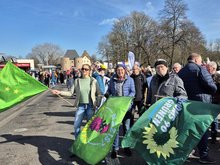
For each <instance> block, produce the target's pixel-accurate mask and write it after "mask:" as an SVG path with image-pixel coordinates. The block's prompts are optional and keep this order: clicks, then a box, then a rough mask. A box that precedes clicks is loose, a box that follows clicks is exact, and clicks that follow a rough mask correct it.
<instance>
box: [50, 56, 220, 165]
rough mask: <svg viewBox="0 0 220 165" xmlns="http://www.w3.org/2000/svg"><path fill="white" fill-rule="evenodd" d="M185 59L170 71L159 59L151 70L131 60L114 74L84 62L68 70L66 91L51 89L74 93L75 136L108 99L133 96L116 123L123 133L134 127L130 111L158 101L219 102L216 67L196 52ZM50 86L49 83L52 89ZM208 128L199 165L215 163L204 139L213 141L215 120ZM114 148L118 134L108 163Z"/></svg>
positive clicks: (219, 82)
mask: <svg viewBox="0 0 220 165" xmlns="http://www.w3.org/2000/svg"><path fill="white" fill-rule="evenodd" d="M187 60H188V63H187V64H186V65H185V66H184V67H182V66H181V65H180V64H179V63H175V64H174V65H173V66H172V69H171V70H170V69H169V66H168V63H167V61H166V60H164V59H158V60H156V62H155V64H154V67H143V66H141V65H140V64H139V63H138V62H135V64H134V65H133V68H131V69H129V68H128V67H127V66H125V65H124V64H118V65H117V66H116V67H115V69H114V70H113V69H111V70H108V69H107V68H106V67H105V66H104V65H102V64H100V65H96V64H93V65H92V66H90V65H88V64H83V65H82V68H81V70H73V71H71V72H69V73H68V74H65V77H66V78H64V79H66V84H67V88H68V91H59V90H52V93H53V94H56V95H62V96H72V95H73V94H75V95H76V99H75V103H74V104H75V106H76V107H77V111H76V114H75V120H74V130H75V131H74V135H75V138H76V137H77V136H78V135H79V133H80V128H81V124H82V121H83V119H84V117H86V119H87V120H89V119H91V118H92V116H93V115H94V113H95V112H96V111H97V110H98V107H100V105H102V103H103V102H104V101H105V100H106V99H107V98H108V97H109V96H132V97H134V100H133V105H132V107H131V108H130V109H129V110H128V111H127V113H126V115H125V117H124V119H123V121H122V125H121V129H122V130H123V134H125V133H126V132H127V131H128V130H129V129H130V127H131V126H132V125H133V123H134V112H136V111H137V113H138V114H139V116H141V115H142V114H143V112H144V111H145V109H147V108H149V107H150V106H151V105H152V104H154V103H155V102H156V101H157V100H158V99H160V98H162V97H166V96H170V97H177V98H178V97H179V98H188V99H189V100H195V101H201V102H205V103H213V104H219V103H220V74H219V73H218V72H217V64H216V63H215V62H214V61H211V62H209V63H207V64H204V63H203V62H202V57H201V55H199V54H196V53H192V54H191V55H189V57H188V59H187ZM53 74H54V76H55V77H56V75H55V73H52V75H51V76H52V77H53ZM46 77H47V76H46ZM57 77H58V76H57ZM51 81H52V78H51ZM52 82H53V81H52ZM55 84H56V83H55V81H54V84H53V83H52V86H54V85H55ZM48 85H49V84H48ZM210 128H211V135H209V132H208V131H207V132H206V133H205V134H204V135H203V136H202V138H201V140H200V142H199V143H198V145H197V148H198V151H199V157H200V159H199V161H200V163H214V162H215V161H214V160H213V159H212V158H210V156H209V154H208V153H209V149H208V138H209V137H210V136H211V139H212V141H211V142H212V143H215V142H216V136H217V129H218V119H216V120H215V121H214V122H213V123H212V125H211V126H210ZM119 148H120V140H119V132H118V133H117V136H116V138H115V140H114V144H113V147H112V152H111V158H112V159H115V158H117V156H118V151H119ZM124 153H125V155H127V156H132V151H131V150H130V148H124Z"/></svg>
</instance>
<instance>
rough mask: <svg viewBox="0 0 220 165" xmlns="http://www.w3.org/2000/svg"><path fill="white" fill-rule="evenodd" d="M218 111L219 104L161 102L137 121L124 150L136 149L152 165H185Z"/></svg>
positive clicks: (123, 142) (219, 110)
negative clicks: (126, 148)
mask: <svg viewBox="0 0 220 165" xmlns="http://www.w3.org/2000/svg"><path fill="white" fill-rule="evenodd" d="M219 112H220V106H219V105H214V104H205V103H202V102H198V101H189V100H183V99H182V100H181V99H175V98H170V97H166V98H163V99H160V100H159V101H157V102H156V103H155V104H153V105H152V106H151V107H150V108H149V109H148V110H147V111H146V112H145V113H144V114H143V115H142V116H141V117H140V118H139V119H138V120H137V121H136V122H135V124H134V125H133V127H132V128H131V129H130V130H129V131H128V133H127V134H126V136H125V138H124V139H123V140H122V147H131V148H135V150H137V152H138V153H139V154H140V155H141V156H142V157H143V158H144V159H145V161H146V162H147V163H148V164H149V165H154V164H157V165H162V164H163V165H164V164H169V165H172V164H178V165H179V164H183V163H184V161H185V160H186V159H187V158H188V156H189V154H190V153H191V151H192V150H193V148H194V147H195V146H196V145H197V144H198V142H199V141H200V139H201V137H202V135H203V134H204V133H205V132H206V130H207V129H208V127H209V126H210V125H211V123H212V122H213V120H214V119H215V118H216V116H217V115H218V114H219Z"/></svg>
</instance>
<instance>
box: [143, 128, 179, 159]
mask: <svg viewBox="0 0 220 165" xmlns="http://www.w3.org/2000/svg"><path fill="white" fill-rule="evenodd" d="M144 129H145V131H144V132H143V134H144V136H143V138H144V139H145V140H144V141H143V144H146V145H147V149H149V150H150V153H151V154H152V153H156V154H157V157H158V158H160V156H161V155H162V156H163V157H164V158H165V159H167V158H168V157H170V154H174V151H173V149H174V148H177V147H178V144H179V143H178V142H177V141H176V138H177V129H176V128H175V127H172V128H171V129H170V131H169V135H168V137H167V138H164V136H161V135H160V137H157V136H156V134H157V129H156V127H155V126H154V125H153V124H150V126H149V127H145V128H144ZM161 137H163V139H167V140H166V141H165V142H164V140H162V142H161ZM157 141H159V142H157Z"/></svg>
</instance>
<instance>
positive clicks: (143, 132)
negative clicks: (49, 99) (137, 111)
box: [0, 62, 220, 165]
mask: <svg viewBox="0 0 220 165" xmlns="http://www.w3.org/2000/svg"><path fill="white" fill-rule="evenodd" d="M47 89H48V87H46V86H45V85H43V84H42V83H40V82H38V81H37V80H35V79H34V78H32V77H31V76H30V75H28V74H27V73H25V72H24V71H22V70H21V69H19V68H17V67H16V66H15V65H14V64H12V63H11V62H8V63H7V64H6V66H5V67H4V68H3V69H2V70H1V71H0V112H1V111H4V110H6V109H8V108H10V107H11V106H13V105H15V104H17V103H19V102H21V101H24V100H26V99H27V98H29V97H30V96H33V95H36V94H38V93H40V92H43V91H45V90H47ZM132 99H133V98H132V97H124V96H122V97H109V98H108V99H107V101H106V102H105V103H104V104H103V105H102V106H101V108H100V109H99V110H98V112H97V113H96V114H95V115H94V116H93V117H92V119H91V120H90V121H88V122H87V124H86V125H85V126H84V128H83V129H82V131H81V133H80V135H79V136H78V137H77V138H76V140H75V141H74V142H73V145H72V146H71V152H72V153H73V154H75V155H77V156H78V157H80V158H82V159H83V160H84V161H86V162H87V163H89V164H97V163H98V162H100V161H101V160H103V159H104V158H105V157H106V155H107V154H108V153H109V151H110V150H111V147H112V144H113V141H114V139H115V136H116V133H117V132H118V129H119V126H120V124H121V122H122V120H123V118H124V116H125V114H126V112H127V110H128V109H129V108H130V107H131V104H132ZM219 112H220V106H219V105H215V104H206V103H202V102H198V101H189V100H185V99H177V98H171V97H165V98H162V99H160V100H159V101H157V102H156V103H155V104H153V105H152V106H151V107H150V108H149V109H148V110H146V111H145V112H144V113H143V115H142V116H141V117H140V118H139V119H138V120H137V121H136V122H135V124H134V125H133V126H132V127H131V129H130V130H129V131H128V132H127V134H126V135H125V137H124V138H123V140H122V147H123V148H125V147H130V148H134V149H135V150H136V151H137V152H138V153H139V154H140V155H141V156H142V158H143V159H144V160H145V161H146V162H147V163H148V164H149V165H154V164H183V163H184V161H185V160H186V159H187V158H188V156H189V154H190V152H191V151H192V150H193V148H194V147H195V146H196V145H197V144H198V142H199V141H200V139H201V137H202V136H203V134H204V133H205V132H206V131H207V129H208V128H209V126H210V125H211V123H212V122H213V121H214V119H215V118H216V117H217V115H218V114H219Z"/></svg>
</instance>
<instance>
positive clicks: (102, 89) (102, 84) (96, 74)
mask: <svg viewBox="0 0 220 165" xmlns="http://www.w3.org/2000/svg"><path fill="white" fill-rule="evenodd" d="M92 77H94V78H95V79H96V80H97V82H98V84H99V88H100V91H101V94H102V95H104V94H105V84H104V81H103V77H102V76H101V75H100V74H99V73H98V72H94V73H93V74H92Z"/></svg>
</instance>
